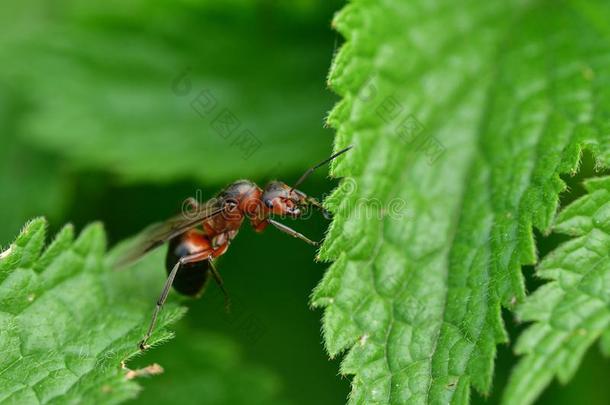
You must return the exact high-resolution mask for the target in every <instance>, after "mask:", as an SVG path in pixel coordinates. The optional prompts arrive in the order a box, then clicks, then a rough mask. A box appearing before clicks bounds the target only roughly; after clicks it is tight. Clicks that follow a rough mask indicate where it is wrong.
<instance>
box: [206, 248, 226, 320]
mask: <svg viewBox="0 0 610 405" xmlns="http://www.w3.org/2000/svg"><path fill="white" fill-rule="evenodd" d="M208 262H209V263H210V271H211V272H212V276H213V277H214V280H215V281H216V284H218V287H220V290H221V291H222V293H223V294H224V296H225V311H227V313H229V312H231V297H229V293H228V292H227V290H225V287H224V284H225V282H224V281H223V280H222V277H220V273H219V272H218V270H217V269H216V265H215V264H214V260H212V259H209V260H208Z"/></svg>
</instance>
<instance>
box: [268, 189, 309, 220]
mask: <svg viewBox="0 0 610 405" xmlns="http://www.w3.org/2000/svg"><path fill="white" fill-rule="evenodd" d="M261 199H262V201H263V204H265V207H267V208H268V209H269V210H270V212H271V213H272V214H276V215H290V216H292V217H298V216H300V215H301V213H302V211H301V209H302V208H303V207H304V206H305V205H307V199H308V197H307V195H305V193H303V192H301V191H299V190H296V189H293V188H292V187H290V186H289V185H287V184H286V183H283V182H281V181H271V182H269V183H268V184H267V185H266V186H265V189H264V190H263V196H262V198H261Z"/></svg>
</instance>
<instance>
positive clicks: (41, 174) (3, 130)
mask: <svg viewBox="0 0 610 405" xmlns="http://www.w3.org/2000/svg"><path fill="white" fill-rule="evenodd" d="M4 90H5V89H4V86H2V85H1V84H0V145H1V146H0V190H2V191H1V193H0V194H1V196H0V223H1V224H2V227H0V246H3V245H4V244H5V243H9V242H10V241H11V240H12V238H13V237H14V236H15V234H16V233H17V232H19V229H20V228H21V226H22V225H23V222H24V221H25V220H27V219H28V218H32V217H34V216H36V215H45V216H47V217H50V218H53V219H56V218H57V217H58V216H59V215H60V213H61V212H62V211H63V210H64V207H65V205H66V200H67V198H66V197H67V195H68V192H67V185H66V182H65V181H64V180H63V178H62V177H61V176H60V172H59V169H58V167H57V166H58V165H57V164H56V161H55V160H54V159H49V158H48V156H46V155H45V154H44V153H41V151H39V150H36V149H34V148H31V147H28V146H27V145H25V144H24V142H22V141H21V140H20V139H18V137H17V133H18V132H19V125H20V123H21V120H22V118H23V108H24V107H23V106H22V105H21V104H20V103H18V102H17V100H16V99H15V98H14V97H13V96H12V95H10V94H9V93H8V92H6V91H4Z"/></svg>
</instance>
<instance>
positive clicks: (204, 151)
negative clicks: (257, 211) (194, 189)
mask: <svg viewBox="0 0 610 405" xmlns="http://www.w3.org/2000/svg"><path fill="white" fill-rule="evenodd" d="M232 3H233V4H231V5H229V6H224V5H223V6H224V7H220V6H218V5H217V4H214V3H213V2H205V1H204V2H192V1H178V2H174V1H172V2H168V1H163V0H159V1H153V2H151V1H134V2H130V3H129V4H127V3H125V2H122V1H111V2H110V3H108V2H105V3H104V5H103V6H98V5H95V4H94V3H86V4H76V3H74V2H68V1H59V2H55V3H54V4H53V12H52V13H45V12H42V11H41V10H44V9H46V4H45V3H44V2H40V1H39V0H26V1H24V2H20V3H15V4H11V5H7V8H6V10H5V13H3V14H4V15H3V16H0V22H2V23H3V27H4V29H3V31H6V34H5V35H4V37H3V38H1V39H0V45H2V46H0V57H2V60H3V63H2V65H1V66H0V78H5V80H6V81H7V82H10V83H12V84H13V85H14V86H15V87H16V88H19V89H20V90H21V91H22V92H23V93H24V94H26V95H27V96H28V98H29V102H30V103H31V104H32V107H33V109H32V112H31V114H30V115H29V116H28V119H27V120H26V121H25V128H24V130H23V131H22V133H20V136H21V137H22V138H23V139H26V140H27V141H29V142H30V143H32V144H33V145H35V146H36V147H43V148H45V149H46V150H48V151H52V152H54V153H57V154H59V155H61V156H64V157H66V158H67V161H68V162H69V163H70V164H71V165H72V166H76V167H78V168H86V169H97V170H102V171H106V172H107V171H110V172H112V173H116V174H118V175H120V177H121V178H122V179H124V180H127V181H167V182H169V181H173V180H176V179H184V178H188V179H193V180H199V181H202V182H207V183H211V182H214V183H219V182H226V181H233V180H235V179H236V178H241V177H243V176H251V177H261V176H267V175H268V176H279V175H280V174H281V173H282V172H286V171H295V170H297V171H301V170H303V168H305V167H309V166H310V165H311V163H312V162H315V161H316V160H318V159H319V157H320V156H323V155H324V154H325V153H327V152H326V149H327V145H328V144H329V142H330V131H325V130H324V129H323V128H322V123H323V117H324V114H325V112H326V111H327V110H328V109H329V108H330V106H331V105H332V96H331V94H330V93H329V92H327V91H325V89H324V82H323V79H322V78H323V77H324V76H325V70H326V68H327V66H328V58H329V56H330V55H331V52H332V46H333V39H334V38H333V37H332V36H330V35H328V34H327V33H326V32H324V31H319V30H318V27H320V26H326V24H327V22H326V18H327V17H326V16H327V15H328V14H329V12H328V9H329V7H332V4H331V5H321V4H318V3H316V2H311V1H310V2H306V3H303V2H301V3H302V6H301V7H299V9H298V10H296V11H295V10H291V8H289V7H286V6H278V7H275V6H269V5H268V4H267V3H268V2H264V1H260V2H259V1H256V2H243V1H241V2H232ZM303 4H308V6H305V7H303ZM259 9H260V12H257V10H259ZM306 9H308V10H309V11H308V12H306V13H304V16H303V15H301V14H300V13H301V11H302V10H306ZM299 10H301V11H299ZM261 12H262V13H264V14H265V18H259V17H260V15H259V14H260V13H261ZM303 30H307V32H308V34H307V35H306V36H303V35H302V32H303ZM304 61H306V62H307V63H304ZM58 89H60V91H59V92H58ZM212 100H213V101H212ZM277 100H282V102H281V103H278V102H277ZM208 107H209V108H208ZM227 117H228V119H230V120H231V124H230V125H228V126H223V124H222V121H223V119H224V118H227ZM217 118H218V119H219V120H217ZM219 128H220V129H219ZM287 150H290V151H292V153H290V155H289V156H287V154H286V151H287ZM284 156H286V157H285V158H282V157H284Z"/></svg>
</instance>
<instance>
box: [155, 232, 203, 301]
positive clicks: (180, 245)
mask: <svg viewBox="0 0 610 405" xmlns="http://www.w3.org/2000/svg"><path fill="white" fill-rule="evenodd" d="M184 236H185V235H180V236H177V237H175V238H174V239H171V240H170V241H169V245H168V249H167V255H166V256H165V270H166V271H167V273H168V274H169V273H170V271H171V270H172V268H173V267H174V266H175V265H176V263H178V260H180V258H182V257H185V256H189V255H192V254H193V253H196V251H195V250H194V249H193V248H194V246H193V244H192V242H191V241H189V240H187V239H186V238H185V237H184ZM209 270H210V263H209V262H208V261H207V260H203V261H198V262H194V263H187V264H184V265H182V266H180V268H179V269H178V272H177V273H176V278H175V279H174V284H173V287H174V289H175V290H176V291H178V292H179V293H180V294H183V295H187V296H190V297H197V296H198V295H200V294H201V293H202V292H203V289H204V288H205V285H206V283H207V281H208V278H209Z"/></svg>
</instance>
